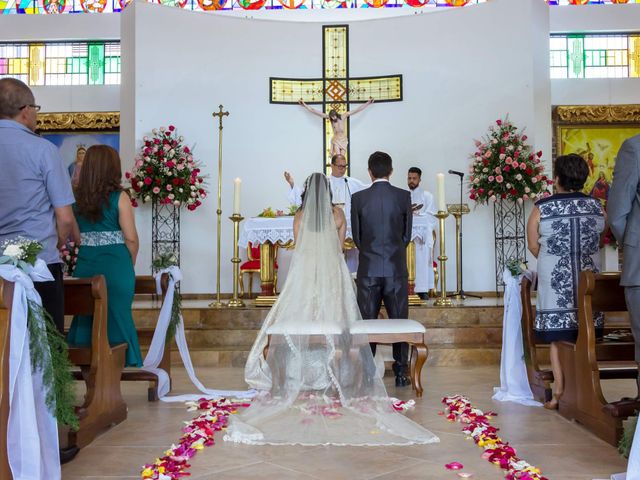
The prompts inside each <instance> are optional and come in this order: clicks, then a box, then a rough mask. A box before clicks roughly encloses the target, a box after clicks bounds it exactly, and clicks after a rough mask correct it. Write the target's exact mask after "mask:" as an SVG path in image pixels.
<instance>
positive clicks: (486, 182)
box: [469, 117, 553, 204]
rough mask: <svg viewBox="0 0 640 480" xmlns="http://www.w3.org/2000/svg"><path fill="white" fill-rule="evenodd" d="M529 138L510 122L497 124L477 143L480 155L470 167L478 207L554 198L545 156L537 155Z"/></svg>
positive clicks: (472, 193) (476, 154) (472, 192)
mask: <svg viewBox="0 0 640 480" xmlns="http://www.w3.org/2000/svg"><path fill="white" fill-rule="evenodd" d="M526 141H527V136H526V135H524V134H523V133H522V131H519V130H518V128H517V127H516V126H515V125H513V124H512V123H511V122H510V121H509V118H508V117H507V118H505V119H500V120H496V123H495V125H492V126H491V127H489V132H488V133H487V135H486V136H485V137H484V138H483V139H482V141H479V140H476V151H475V152H474V153H473V155H472V156H471V157H472V159H473V162H472V164H471V166H470V167H469V173H470V175H469V182H470V183H469V198H470V199H471V200H474V201H476V202H477V203H481V204H484V203H489V202H490V201H492V202H495V201H497V200H499V199H506V200H513V201H517V202H519V203H522V202H523V201H524V200H536V199H538V198H541V197H547V196H549V195H550V193H549V191H548V186H549V185H551V184H553V181H551V180H550V179H549V178H547V176H546V175H544V173H543V172H544V166H543V165H542V163H541V162H540V158H541V157H542V152H541V151H538V152H537V153H534V152H533V149H532V148H531V146H530V145H529V144H527V143H526Z"/></svg>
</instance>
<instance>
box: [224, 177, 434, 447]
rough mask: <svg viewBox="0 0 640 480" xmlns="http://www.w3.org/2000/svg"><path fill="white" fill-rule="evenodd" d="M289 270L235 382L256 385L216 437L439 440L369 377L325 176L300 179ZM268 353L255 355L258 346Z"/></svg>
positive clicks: (316, 441)
mask: <svg viewBox="0 0 640 480" xmlns="http://www.w3.org/2000/svg"><path fill="white" fill-rule="evenodd" d="M303 195H304V196H303V203H302V207H301V208H302V220H301V224H300V229H299V235H298V238H297V240H296V247H295V252H294V254H293V258H292V262H291V267H290V269H289V274H288V276H287V280H286V282H285V286H284V289H283V290H282V293H281V294H280V296H279V298H278V301H277V302H276V304H275V305H274V306H273V308H272V309H271V311H270V312H269V314H268V315H267V318H266V319H265V321H264V324H263V326H262V329H261V330H260V333H259V334H258V337H257V339H256V341H255V343H254V344H253V347H252V349H251V352H250V354H249V358H248V360H247V364H246V366H245V379H246V381H247V383H248V384H249V385H250V386H251V387H253V388H255V389H257V390H258V391H259V393H258V395H257V396H256V397H255V398H254V400H253V402H252V405H251V406H250V407H249V408H248V409H246V410H245V411H244V412H243V413H241V414H239V415H233V416H232V417H231V419H230V423H229V427H228V429H227V434H226V435H225V440H231V441H235V442H242V443H249V444H272V445H278V444H281V445H294V444H301V445H403V444H410V443H432V442H438V441H439V439H438V437H436V436H435V435H434V434H432V433H431V432H429V431H428V430H426V429H424V428H423V427H421V426H420V425H418V424H417V423H415V422H413V421H411V420H409V419H408V418H406V417H404V416H403V415H401V414H399V413H397V412H396V411H395V410H394V409H393V407H392V405H391V401H390V400H389V397H388V396H387V392H386V389H385V387H384V384H383V382H382V379H381V378H380V377H379V376H378V375H376V367H375V364H374V360H373V356H372V354H371V349H370V348H369V343H368V339H367V337H366V335H352V334H351V333H350V331H351V328H352V327H353V326H354V324H355V323H356V322H359V321H362V317H361V315H360V311H359V309H358V304H357V302H356V295H355V286H354V283H353V281H352V280H351V276H350V274H349V270H348V268H347V265H346V263H345V261H344V257H343V255H342V246H341V245H340V242H339V239H338V234H337V230H336V224H335V221H334V218H333V210H332V205H331V191H330V188H329V182H328V180H327V178H326V177H325V176H324V175H322V174H320V173H314V174H313V175H311V176H310V177H309V178H308V179H307V180H306V182H305V190H304V194H303ZM269 337H270V341H269V350H268V352H267V354H266V358H265V347H266V346H267V340H268V338H269Z"/></svg>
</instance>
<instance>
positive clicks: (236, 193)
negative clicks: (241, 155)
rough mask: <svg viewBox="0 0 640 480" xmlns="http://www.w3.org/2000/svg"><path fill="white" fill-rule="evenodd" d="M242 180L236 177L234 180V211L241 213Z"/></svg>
mask: <svg viewBox="0 0 640 480" xmlns="http://www.w3.org/2000/svg"><path fill="white" fill-rule="evenodd" d="M241 183H242V180H240V179H239V178H236V179H235V180H234V181H233V213H234V215H236V214H237V215H240V184H241Z"/></svg>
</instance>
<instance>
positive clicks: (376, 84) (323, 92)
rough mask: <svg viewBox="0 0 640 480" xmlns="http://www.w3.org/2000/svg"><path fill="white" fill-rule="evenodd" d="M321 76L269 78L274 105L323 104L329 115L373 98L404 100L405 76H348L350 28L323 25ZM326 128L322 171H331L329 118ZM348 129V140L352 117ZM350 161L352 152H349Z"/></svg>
mask: <svg viewBox="0 0 640 480" xmlns="http://www.w3.org/2000/svg"><path fill="white" fill-rule="evenodd" d="M322 49H323V55H322V77H320V78H309V79H299V78H280V77H271V78H270V79H269V83H270V91H271V99H270V102H271V103H277V104H289V105H292V104H297V103H298V101H299V100H300V99H302V100H304V102H305V103H307V104H316V105H322V111H323V112H324V113H326V114H328V113H329V111H330V110H332V109H334V110H336V111H337V112H338V113H344V112H346V111H348V110H349V109H350V107H351V104H355V103H365V102H366V101H368V100H369V98H373V99H374V100H375V101H376V103H380V102H400V101H402V75H401V74H396V75H381V76H376V77H351V76H349V26H348V25H324V26H323V27H322ZM323 124H324V128H323V133H324V134H323V159H324V165H323V168H324V169H325V170H326V171H328V169H329V164H330V163H331V150H330V145H331V137H332V135H333V130H332V128H331V122H330V121H329V119H326V120H325V121H324V122H323ZM345 127H346V128H345V130H346V134H347V138H349V130H350V129H349V117H347V119H346V124H345ZM346 156H347V162H349V150H348V149H347V155H346Z"/></svg>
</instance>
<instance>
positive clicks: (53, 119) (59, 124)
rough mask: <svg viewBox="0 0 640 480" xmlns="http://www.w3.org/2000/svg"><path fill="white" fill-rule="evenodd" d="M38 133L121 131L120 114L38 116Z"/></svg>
mask: <svg viewBox="0 0 640 480" xmlns="http://www.w3.org/2000/svg"><path fill="white" fill-rule="evenodd" d="M36 130H37V131H38V132H69V131H105V130H108V131H120V112H63V113H40V114H38V126H37V128H36Z"/></svg>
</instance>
